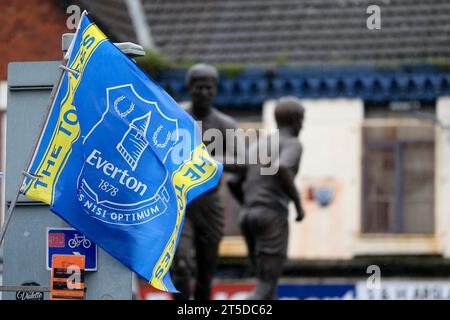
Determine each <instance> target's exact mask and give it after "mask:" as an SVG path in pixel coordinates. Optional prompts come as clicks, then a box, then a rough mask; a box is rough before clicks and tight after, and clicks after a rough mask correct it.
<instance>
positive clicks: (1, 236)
mask: <svg viewBox="0 0 450 320" xmlns="http://www.w3.org/2000/svg"><path fill="white" fill-rule="evenodd" d="M67 61H68V60H66V59H64V60H63V64H62V65H61V66H60V71H59V76H58V83H57V84H56V85H55V86H53V89H52V92H51V94H50V100H49V103H48V105H47V110H46V116H45V118H44V122H43V123H41V125H40V133H39V136H38V139H37V140H36V141H35V142H34V147H33V149H32V152H31V155H30V156H29V157H28V160H27V162H26V165H25V169H24V170H22V172H21V177H20V181H19V184H18V186H17V192H16V194H15V196H14V198H13V200H12V201H11V204H10V205H9V208H8V213H7V216H6V220H5V222H4V224H3V226H2V230H1V234H0V247H1V246H2V243H3V239H4V238H5V235H6V231H7V230H8V226H9V223H10V222H11V219H12V216H13V213H14V209H15V207H16V204H17V201H18V200H19V196H20V194H21V192H22V185H23V183H24V181H25V178H29V179H39V178H40V176H36V175H33V174H31V173H28V172H27V171H26V170H27V169H28V167H29V166H30V164H31V161H32V159H33V158H34V154H35V152H36V149H37V147H38V146H39V144H40V142H41V138H42V134H43V133H44V129H45V127H46V125H47V122H48V117H49V116H50V112H51V110H52V109H53V104H54V102H55V97H56V93H57V92H58V90H59V87H60V86H61V81H62V78H63V75H64V72H65V69H66V64H67Z"/></svg>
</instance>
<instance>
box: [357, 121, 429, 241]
mask: <svg viewBox="0 0 450 320" xmlns="http://www.w3.org/2000/svg"><path fill="white" fill-rule="evenodd" d="M394 122H395V121H394ZM385 123H386V122H385ZM363 139H364V161H363V162H364V163H363V219H362V221H363V226H362V227H363V228H362V229H363V232H365V233H410V234H432V233H433V232H434V128H433V126H429V125H401V121H398V123H397V124H393V125H382V124H380V122H378V124H377V125H370V126H366V127H364V136H363Z"/></svg>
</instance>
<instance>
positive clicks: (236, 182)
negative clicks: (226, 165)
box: [227, 170, 245, 204]
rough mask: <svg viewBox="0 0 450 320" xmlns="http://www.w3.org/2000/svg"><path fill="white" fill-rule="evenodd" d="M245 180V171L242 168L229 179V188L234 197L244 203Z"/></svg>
mask: <svg viewBox="0 0 450 320" xmlns="http://www.w3.org/2000/svg"><path fill="white" fill-rule="evenodd" d="M244 181H245V171H244V170H241V171H240V172H238V173H236V174H232V175H231V176H230V178H229V179H228V181H227V185H228V188H229V189H230V192H231V194H232V195H233V197H234V198H235V199H236V200H237V201H238V202H239V204H243V203H244V190H243V189H242V186H243V184H244Z"/></svg>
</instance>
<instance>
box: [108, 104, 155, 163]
mask: <svg viewBox="0 0 450 320" xmlns="http://www.w3.org/2000/svg"><path fill="white" fill-rule="evenodd" d="M151 115H152V112H151V111H150V112H149V113H147V114H145V115H143V116H142V117H139V118H136V119H134V120H133V121H131V123H130V125H129V127H128V130H127V131H126V132H125V134H124V136H123V137H122V140H120V142H119V144H118V145H117V147H116V149H117V151H119V153H120V154H121V155H122V157H123V158H124V159H125V161H126V162H127V163H128V165H129V166H130V167H131V169H132V170H133V171H134V170H135V169H136V166H137V164H138V162H139V159H140V158H141V156H142V153H143V152H144V150H145V148H147V146H148V141H147V138H146V134H147V130H148V125H149V124H150V118H151Z"/></svg>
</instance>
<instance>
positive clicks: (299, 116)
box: [275, 96, 305, 136]
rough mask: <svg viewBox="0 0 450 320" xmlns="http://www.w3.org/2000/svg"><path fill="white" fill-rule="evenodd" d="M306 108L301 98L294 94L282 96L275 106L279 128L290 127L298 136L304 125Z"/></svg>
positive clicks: (293, 133) (290, 130)
mask: <svg viewBox="0 0 450 320" xmlns="http://www.w3.org/2000/svg"><path fill="white" fill-rule="evenodd" d="M304 113H305V109H304V108H303V106H302V104H301V102H300V100H299V99H298V98H296V97H293V96H287V97H282V98H280V99H279V100H278V101H277V103H276V106H275V120H276V121H277V125H278V128H280V129H288V130H289V132H290V133H291V134H292V135H294V136H297V135H298V134H299V132H300V130H301V129H302V126H303V117H304Z"/></svg>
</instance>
